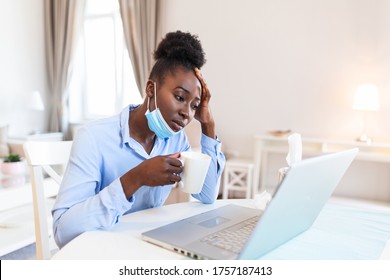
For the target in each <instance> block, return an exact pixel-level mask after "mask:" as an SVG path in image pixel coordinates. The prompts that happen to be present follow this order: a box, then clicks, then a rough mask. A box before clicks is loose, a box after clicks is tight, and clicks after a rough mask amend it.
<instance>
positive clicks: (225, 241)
mask: <svg viewBox="0 0 390 280" xmlns="http://www.w3.org/2000/svg"><path fill="white" fill-rule="evenodd" d="M259 218H260V216H255V217H253V218H250V219H248V220H245V221H242V222H241V223H238V224H237V225H234V226H232V227H229V228H227V229H224V230H221V231H218V232H215V233H212V234H210V235H208V236H205V237H203V238H202V239H201V240H200V241H201V242H205V243H207V244H209V245H212V246H216V247H218V248H222V249H224V250H227V251H231V252H233V253H236V254H238V253H240V251H241V249H242V247H243V246H244V244H245V242H246V241H247V240H248V238H249V235H250V234H251V233H252V231H253V228H254V227H255V225H256V224H257V221H258V220H259Z"/></svg>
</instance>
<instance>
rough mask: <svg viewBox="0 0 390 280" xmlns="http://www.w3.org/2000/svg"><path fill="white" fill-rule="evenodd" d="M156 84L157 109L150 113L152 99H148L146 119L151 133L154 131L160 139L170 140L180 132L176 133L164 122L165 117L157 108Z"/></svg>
mask: <svg viewBox="0 0 390 280" xmlns="http://www.w3.org/2000/svg"><path fill="white" fill-rule="evenodd" d="M156 92H157V90H156V82H154V104H155V109H154V111H153V112H150V111H149V101H150V97H148V105H147V107H148V108H147V110H146V113H145V116H146V119H147V121H148V126H149V129H150V130H151V131H153V132H154V133H155V134H156V135H157V137H158V138H161V139H168V138H170V137H171V136H173V135H175V134H176V133H178V132H180V130H179V131H177V132H175V131H174V130H173V129H172V128H171V127H170V126H169V125H168V124H167V122H166V121H165V120H164V117H163V116H162V114H161V112H160V109H159V108H158V107H157V96H156Z"/></svg>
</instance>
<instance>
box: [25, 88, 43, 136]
mask: <svg viewBox="0 0 390 280" xmlns="http://www.w3.org/2000/svg"><path fill="white" fill-rule="evenodd" d="M27 106H28V108H29V109H30V110H31V111H34V112H36V113H35V114H37V113H39V114H41V113H42V112H43V111H45V105H44V103H43V99H42V96H41V93H40V92H39V91H37V90H35V91H33V92H31V93H30V95H29V97H28V105H27ZM32 119H33V121H34V122H35V123H34V124H33V128H34V129H33V130H32V131H31V132H30V134H38V133H40V132H41V131H40V130H39V129H37V127H38V125H37V124H36V121H37V119H38V120H39V118H35V117H34V118H32Z"/></svg>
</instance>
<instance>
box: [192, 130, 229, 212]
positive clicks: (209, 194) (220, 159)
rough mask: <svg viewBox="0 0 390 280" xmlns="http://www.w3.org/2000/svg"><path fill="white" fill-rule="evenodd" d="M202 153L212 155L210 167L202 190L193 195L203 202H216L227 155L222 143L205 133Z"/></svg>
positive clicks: (202, 140) (202, 139)
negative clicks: (224, 152)
mask: <svg viewBox="0 0 390 280" xmlns="http://www.w3.org/2000/svg"><path fill="white" fill-rule="evenodd" d="M200 143H201V146H202V153H205V154H207V155H209V156H210V157H211V162H210V167H209V170H208V173H207V175H206V179H205V182H204V184H203V188H202V191H201V192H200V193H199V194H193V195H192V196H193V197H194V198H196V199H198V200H200V201H201V202H203V203H208V204H209V203H214V202H215V200H216V199H217V196H218V193H219V186H220V181H221V175H222V172H223V169H224V167H225V156H224V154H223V153H222V150H221V148H222V143H221V142H220V141H219V140H218V138H216V139H212V138H210V137H208V136H206V135H205V134H202V137H201V142H200Z"/></svg>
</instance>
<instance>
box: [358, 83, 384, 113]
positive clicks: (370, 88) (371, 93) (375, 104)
mask: <svg viewBox="0 0 390 280" xmlns="http://www.w3.org/2000/svg"><path fill="white" fill-rule="evenodd" d="M352 108H353V109H355V110H362V111H378V110H379V95H378V88H377V87H376V85H374V84H362V85H359V86H358V88H357V89H356V92H355V96H354V99H353V105H352Z"/></svg>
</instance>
